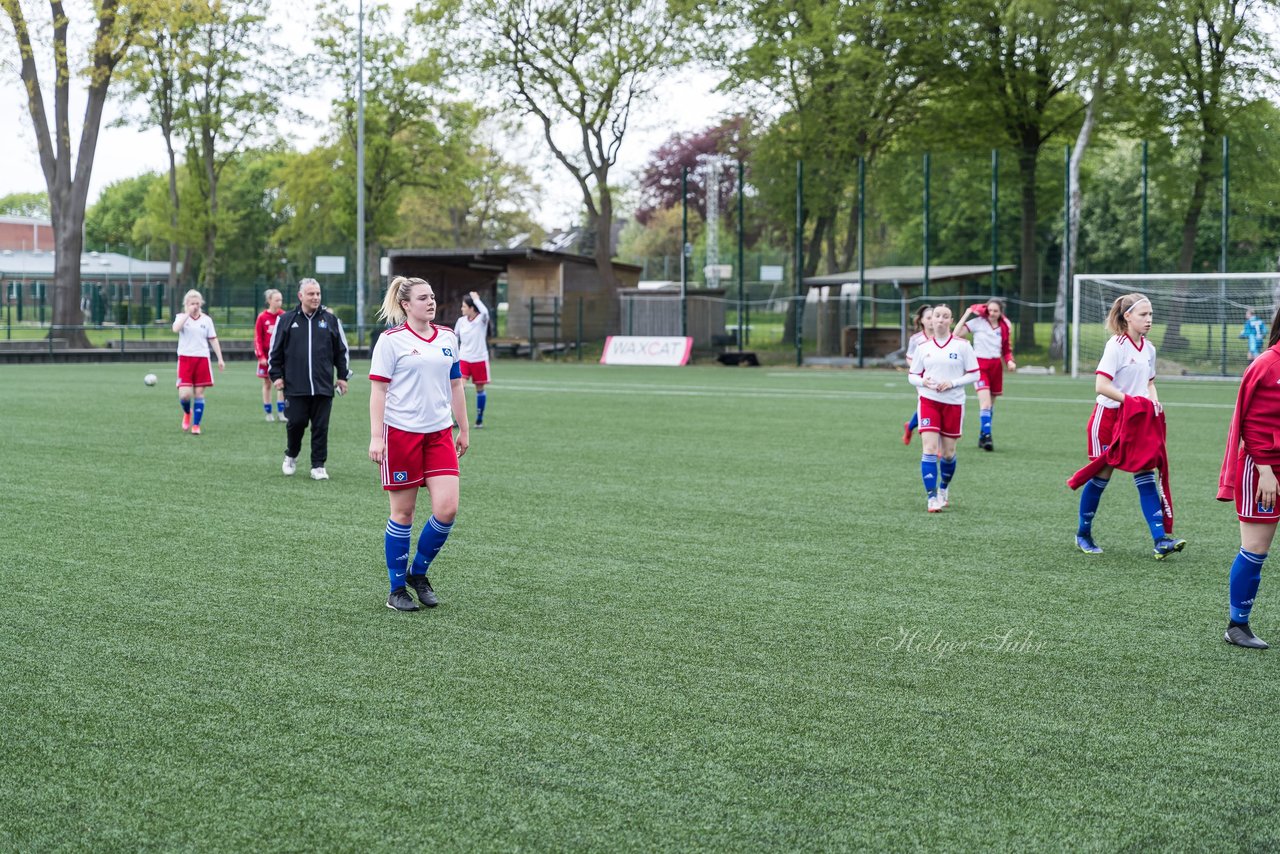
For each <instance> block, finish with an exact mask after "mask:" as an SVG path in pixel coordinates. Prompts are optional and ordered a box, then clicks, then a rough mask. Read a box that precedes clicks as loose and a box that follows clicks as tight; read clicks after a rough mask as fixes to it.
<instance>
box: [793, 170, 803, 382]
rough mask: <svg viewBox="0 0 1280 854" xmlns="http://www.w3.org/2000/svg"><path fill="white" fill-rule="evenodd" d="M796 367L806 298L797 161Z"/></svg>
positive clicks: (800, 174) (800, 356) (800, 353)
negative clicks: (803, 282)
mask: <svg viewBox="0 0 1280 854" xmlns="http://www.w3.org/2000/svg"><path fill="white" fill-rule="evenodd" d="M795 275H796V296H795V301H796V304H795V317H796V329H795V338H796V367H797V368H798V367H800V365H801V364H803V363H804V302H803V300H804V298H803V296H801V293H800V289H801V287H802V281H801V280H802V279H803V277H804V161H803V160H797V161H796V274H795Z"/></svg>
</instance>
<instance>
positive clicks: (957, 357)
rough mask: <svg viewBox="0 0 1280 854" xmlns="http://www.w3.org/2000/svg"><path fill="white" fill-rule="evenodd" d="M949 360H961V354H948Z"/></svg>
mask: <svg viewBox="0 0 1280 854" xmlns="http://www.w3.org/2000/svg"><path fill="white" fill-rule="evenodd" d="M947 358H948V359H959V358H960V354H959V353H948V354H947Z"/></svg>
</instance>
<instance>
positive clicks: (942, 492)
mask: <svg viewBox="0 0 1280 854" xmlns="http://www.w3.org/2000/svg"><path fill="white" fill-rule="evenodd" d="M938 503H939V504H941V505H942V506H943V507H950V506H951V496H950V495H948V494H947V487H945V486H943V487H940V488H939V489H938Z"/></svg>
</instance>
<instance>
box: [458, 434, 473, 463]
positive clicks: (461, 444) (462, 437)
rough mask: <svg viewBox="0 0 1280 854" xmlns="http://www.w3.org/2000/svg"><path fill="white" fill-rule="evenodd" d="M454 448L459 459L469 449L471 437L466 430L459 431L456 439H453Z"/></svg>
mask: <svg viewBox="0 0 1280 854" xmlns="http://www.w3.org/2000/svg"><path fill="white" fill-rule="evenodd" d="M454 446H455V447H456V448H457V451H458V456H459V457H461V456H462V455H463V454H465V453H466V452H467V448H470V447H471V435H470V434H469V433H468V432H467V431H466V430H459V431H458V436H457V438H456V439H454Z"/></svg>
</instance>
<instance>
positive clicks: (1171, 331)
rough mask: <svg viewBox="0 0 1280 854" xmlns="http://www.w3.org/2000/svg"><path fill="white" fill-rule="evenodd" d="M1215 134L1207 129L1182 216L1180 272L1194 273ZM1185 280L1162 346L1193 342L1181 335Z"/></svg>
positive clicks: (1175, 294)
mask: <svg viewBox="0 0 1280 854" xmlns="http://www.w3.org/2000/svg"><path fill="white" fill-rule="evenodd" d="M1213 138H1214V137H1213V136H1212V135H1211V134H1210V133H1209V132H1208V130H1206V131H1205V134H1204V137H1203V138H1202V139H1201V141H1200V160H1199V162H1198V163H1197V164H1196V182H1195V184H1193V185H1192V187H1191V201H1190V202H1189V203H1188V204H1187V213H1186V216H1185V217H1183V219H1182V248H1181V250H1180V251H1179V252H1178V272H1179V273H1191V272H1194V271H1193V270H1192V269H1191V268H1192V266H1193V265H1194V264H1195V259H1196V232H1197V231H1198V230H1199V227H1200V214H1201V213H1203V211H1204V197H1205V193H1206V192H1207V190H1208V185H1209V167H1210V166H1211V165H1212V163H1213V147H1212V145H1211V143H1210V140H1211V139H1213ZM1189 289H1190V288H1189V286H1188V285H1187V283H1186V282H1178V283H1177V284H1176V285H1174V288H1173V300H1172V301H1171V304H1170V305H1169V321H1168V323H1167V324H1166V326H1165V328H1164V340H1163V341H1161V342H1160V346H1161V347H1165V348H1173V349H1175V350H1177V349H1185V348H1187V347H1189V346H1191V342H1190V341H1188V340H1187V338H1186V337H1185V336H1184V335H1183V334H1182V306H1183V302H1184V299H1183V298H1184V297H1185V296H1186V294H1187V291H1188V290H1189Z"/></svg>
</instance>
